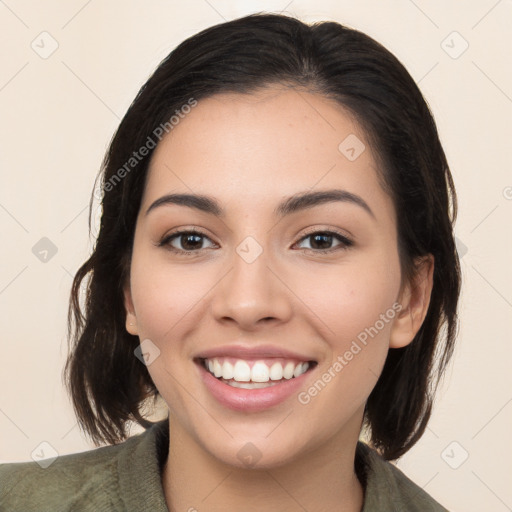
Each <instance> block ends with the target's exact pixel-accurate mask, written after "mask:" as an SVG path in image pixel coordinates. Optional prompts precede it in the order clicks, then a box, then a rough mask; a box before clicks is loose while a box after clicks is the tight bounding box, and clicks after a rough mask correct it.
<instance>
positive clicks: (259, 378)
mask: <svg viewBox="0 0 512 512" xmlns="http://www.w3.org/2000/svg"><path fill="white" fill-rule="evenodd" d="M268 379H269V369H268V366H267V365H266V364H265V363H264V362H263V361H257V362H256V363H254V366H253V367H252V369H251V380H252V381H253V382H268Z"/></svg>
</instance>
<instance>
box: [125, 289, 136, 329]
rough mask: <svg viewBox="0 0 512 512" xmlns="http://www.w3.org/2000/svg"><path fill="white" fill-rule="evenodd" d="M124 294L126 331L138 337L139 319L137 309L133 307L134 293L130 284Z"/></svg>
mask: <svg viewBox="0 0 512 512" xmlns="http://www.w3.org/2000/svg"><path fill="white" fill-rule="evenodd" d="M123 293H124V308H125V310H126V324H125V326H126V330H127V331H128V332H129V333H130V334H133V335H134V336H137V335H138V334H139V331H138V329H137V317H136V316H135V308H134V307H133V300H132V292H131V288H130V283H129V282H128V283H127V284H126V285H125V286H124V289H123Z"/></svg>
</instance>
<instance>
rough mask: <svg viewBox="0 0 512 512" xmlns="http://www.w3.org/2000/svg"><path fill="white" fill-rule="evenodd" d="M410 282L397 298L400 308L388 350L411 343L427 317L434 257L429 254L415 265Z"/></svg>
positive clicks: (392, 329)
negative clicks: (414, 271)
mask: <svg viewBox="0 0 512 512" xmlns="http://www.w3.org/2000/svg"><path fill="white" fill-rule="evenodd" d="M416 269H417V270H416V273H415V275H414V277H413V278H412V282H409V283H405V285H404V286H403V289H402V290H401V293H400V296H399V298H398V302H399V304H400V305H401V306H402V308H401V310H400V312H399V313H398V316H397V317H396V318H395V321H394V323H393V327H392V328H391V335H390V339H389V347H390V348H402V347H405V346H407V345H409V343H411V342H412V340H413V339H414V337H415V336H416V334H417V333H418V331H419V330H420V328H421V326H422V324H423V321H424V320H425V317H426V316H427V312H428V307H429V304H430V297H431V294H432V286H433V277H434V256H433V255H432V254H429V255H427V256H424V257H422V258H421V259H420V260H419V261H418V262H417V263H416Z"/></svg>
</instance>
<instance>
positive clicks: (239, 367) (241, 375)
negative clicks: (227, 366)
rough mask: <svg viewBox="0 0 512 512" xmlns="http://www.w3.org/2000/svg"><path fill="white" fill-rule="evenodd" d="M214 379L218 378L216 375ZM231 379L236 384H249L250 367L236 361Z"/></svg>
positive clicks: (243, 362)
mask: <svg viewBox="0 0 512 512" xmlns="http://www.w3.org/2000/svg"><path fill="white" fill-rule="evenodd" d="M215 377H218V375H215ZM233 379H235V380H236V381H237V382H249V381H250V380H251V367H250V366H249V365H248V364H247V363H246V362H245V361H237V362H236V363H235V368H234V375H233Z"/></svg>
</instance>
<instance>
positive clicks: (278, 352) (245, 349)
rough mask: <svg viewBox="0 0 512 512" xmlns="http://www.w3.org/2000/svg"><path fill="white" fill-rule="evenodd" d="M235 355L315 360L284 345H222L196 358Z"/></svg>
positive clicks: (245, 357) (250, 357)
mask: <svg viewBox="0 0 512 512" xmlns="http://www.w3.org/2000/svg"><path fill="white" fill-rule="evenodd" d="M223 356H225V357H235V358H238V359H257V358H262V359H263V358H271V357H276V358H282V359H298V360H299V361H314V359H313V358H311V357H309V356H307V355H304V354H299V353H298V352H292V351H291V350H287V349H285V348H282V347H276V346H273V345H257V346H246V345H223V346H220V347H213V348H209V349H207V350H203V351H201V352H200V353H199V354H197V355H196V356H195V358H196V359H211V358H214V357H223Z"/></svg>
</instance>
